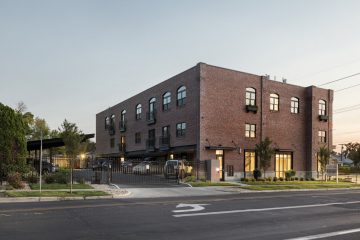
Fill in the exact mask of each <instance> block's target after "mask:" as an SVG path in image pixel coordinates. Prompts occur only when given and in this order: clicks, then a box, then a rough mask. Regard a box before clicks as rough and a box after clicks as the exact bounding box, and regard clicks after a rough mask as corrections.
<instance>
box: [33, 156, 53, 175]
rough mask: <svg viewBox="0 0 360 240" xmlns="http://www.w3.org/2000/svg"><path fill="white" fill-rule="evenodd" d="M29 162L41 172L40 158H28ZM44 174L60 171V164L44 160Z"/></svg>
mask: <svg viewBox="0 0 360 240" xmlns="http://www.w3.org/2000/svg"><path fill="white" fill-rule="evenodd" d="M27 163H28V164H29V165H30V166H32V167H34V169H35V170H36V171H37V172H38V173H40V161H39V160H34V159H28V160H27ZM41 168H42V171H41V172H42V174H47V173H54V172H58V171H59V165H56V164H55V163H50V162H47V161H42V166H41Z"/></svg>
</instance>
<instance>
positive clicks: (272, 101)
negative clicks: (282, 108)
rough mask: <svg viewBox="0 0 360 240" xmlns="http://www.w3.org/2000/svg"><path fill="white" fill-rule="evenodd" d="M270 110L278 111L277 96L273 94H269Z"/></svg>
mask: <svg viewBox="0 0 360 240" xmlns="http://www.w3.org/2000/svg"><path fill="white" fill-rule="evenodd" d="M270 110H271V111H279V95H277V94H275V93H271V94H270Z"/></svg>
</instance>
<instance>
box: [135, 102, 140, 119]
mask: <svg viewBox="0 0 360 240" xmlns="http://www.w3.org/2000/svg"><path fill="white" fill-rule="evenodd" d="M135 118H136V120H139V119H141V104H140V103H139V104H138V105H136V115H135Z"/></svg>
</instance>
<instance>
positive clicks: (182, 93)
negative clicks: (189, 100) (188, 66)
mask: <svg viewBox="0 0 360 240" xmlns="http://www.w3.org/2000/svg"><path fill="white" fill-rule="evenodd" d="M185 100H186V87H185V86H181V87H179V88H178V90H177V98H176V102H177V105H178V106H182V105H184V104H185Z"/></svg>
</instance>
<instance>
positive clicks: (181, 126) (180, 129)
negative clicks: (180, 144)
mask: <svg viewBox="0 0 360 240" xmlns="http://www.w3.org/2000/svg"><path fill="white" fill-rule="evenodd" d="M185 133H186V123H184V122H183V123H178V124H176V136H177V137H183V136H185Z"/></svg>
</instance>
